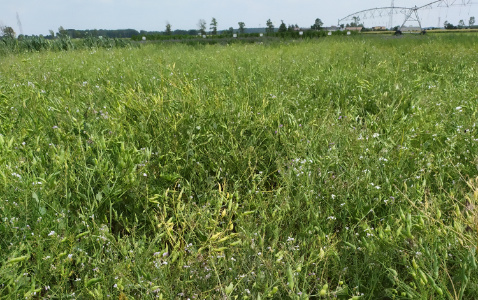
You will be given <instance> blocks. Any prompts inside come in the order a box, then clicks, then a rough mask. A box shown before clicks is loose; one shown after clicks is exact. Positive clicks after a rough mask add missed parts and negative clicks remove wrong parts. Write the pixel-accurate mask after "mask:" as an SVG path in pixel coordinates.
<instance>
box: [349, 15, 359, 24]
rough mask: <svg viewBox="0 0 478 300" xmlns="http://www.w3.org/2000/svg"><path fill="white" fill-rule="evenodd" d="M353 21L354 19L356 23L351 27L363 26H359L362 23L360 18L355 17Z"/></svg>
mask: <svg viewBox="0 0 478 300" xmlns="http://www.w3.org/2000/svg"><path fill="white" fill-rule="evenodd" d="M352 19H354V21H353V22H352V23H350V27H359V26H360V25H361V24H359V22H360V18H359V17H357V16H354V17H352Z"/></svg>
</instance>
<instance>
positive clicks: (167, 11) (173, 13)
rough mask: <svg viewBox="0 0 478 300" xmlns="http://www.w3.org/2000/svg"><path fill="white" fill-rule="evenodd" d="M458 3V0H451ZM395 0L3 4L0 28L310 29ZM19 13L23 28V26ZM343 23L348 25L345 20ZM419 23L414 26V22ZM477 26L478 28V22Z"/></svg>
mask: <svg viewBox="0 0 478 300" xmlns="http://www.w3.org/2000/svg"><path fill="white" fill-rule="evenodd" d="M432 1H433V0H395V6H402V7H414V6H415V5H416V6H421V5H424V4H427V3H429V2H432ZM447 1H453V0H447ZM462 1H472V3H473V4H472V5H468V6H454V7H449V8H446V7H441V8H438V7H436V5H435V8H433V9H424V10H420V11H419V15H420V19H421V20H422V26H423V27H431V26H438V25H439V24H440V25H441V26H443V23H444V22H445V21H448V22H450V23H452V24H454V25H457V24H458V22H459V20H461V19H463V20H464V22H465V24H468V20H469V19H470V17H471V16H475V18H476V19H478V0H456V2H457V3H461V2H462ZM391 2H392V0H329V1H324V0H300V1H298V0H172V1H171V0H42V1H39V0H2V1H1V3H0V26H11V27H12V28H13V29H14V30H15V32H16V33H17V34H20V33H23V34H26V35H39V34H43V35H48V34H49V30H50V29H51V30H54V31H55V32H57V31H58V28H59V27H60V26H63V27H64V28H65V29H128V28H131V29H136V30H147V31H164V30H165V26H166V24H167V22H169V23H170V24H171V26H172V30H175V29H197V28H198V25H197V24H198V21H199V20H200V19H204V20H205V21H206V22H207V24H208V26H207V27H209V23H210V22H211V19H212V18H213V17H214V18H216V20H217V23H218V29H219V30H222V29H228V28H229V27H233V28H238V25H237V23H238V22H244V23H245V24H246V28H252V27H265V24H266V21H267V19H271V21H272V22H273V24H274V26H275V27H279V25H280V23H281V20H283V21H284V23H286V24H287V25H289V24H297V25H299V26H300V27H304V28H305V27H307V28H309V27H310V26H311V25H312V24H314V21H315V19H316V18H320V19H321V20H322V21H323V23H324V26H332V25H337V21H338V20H339V19H341V18H343V17H345V16H347V15H349V14H352V13H354V12H357V11H360V10H365V9H370V8H376V7H389V6H390V5H391ZM17 14H18V17H19V19H20V21H21V25H22V26H21V27H22V29H20V26H19V25H18V22H17ZM389 20H390V19H389V17H388V16H386V17H383V18H367V19H363V18H362V19H361V21H363V22H364V25H365V26H366V27H372V26H388V25H389ZM403 20H404V15H403V14H398V15H394V17H393V23H394V25H401V23H402V22H403ZM343 23H347V21H344V22H343ZM409 25H413V24H409ZM475 25H478V20H477V23H476V24H475Z"/></svg>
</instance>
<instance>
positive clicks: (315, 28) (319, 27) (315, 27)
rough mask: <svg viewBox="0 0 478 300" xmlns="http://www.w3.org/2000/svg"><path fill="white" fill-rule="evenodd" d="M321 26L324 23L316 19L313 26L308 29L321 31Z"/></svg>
mask: <svg viewBox="0 0 478 300" xmlns="http://www.w3.org/2000/svg"><path fill="white" fill-rule="evenodd" d="M322 25H324V22H322V20H321V19H319V18H317V19H315V23H314V25H312V26H310V28H311V29H314V30H320V29H322Z"/></svg>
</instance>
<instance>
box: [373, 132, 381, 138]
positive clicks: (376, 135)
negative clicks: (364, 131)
mask: <svg viewBox="0 0 478 300" xmlns="http://www.w3.org/2000/svg"><path fill="white" fill-rule="evenodd" d="M379 136H380V134H378V133H376V132H375V133H374V134H373V135H372V137H374V138H378V137H379Z"/></svg>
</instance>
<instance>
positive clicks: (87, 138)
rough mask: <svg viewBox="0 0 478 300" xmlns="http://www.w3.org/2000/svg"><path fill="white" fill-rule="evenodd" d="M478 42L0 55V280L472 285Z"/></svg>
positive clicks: (147, 295)
mask: <svg viewBox="0 0 478 300" xmlns="http://www.w3.org/2000/svg"><path fill="white" fill-rule="evenodd" d="M477 49H478V35H477V34H474V33H464V34H460V35H453V34H440V35H431V36H418V35H405V36H403V37H399V38H397V37H392V36H375V35H369V36H363V35H357V36H351V37H341V36H337V37H328V38H321V39H316V40H304V41H282V42H271V43H264V44H232V45H185V44H147V45H142V46H140V47H135V48H130V47H126V48H121V49H119V48H114V49H92V50H75V51H44V52H37V53H21V54H15V55H5V56H2V57H0V248H1V251H0V298H2V299H20V298H24V299H25V298H26V299H49V298H54V299H60V298H61V299H108V298H111V299H153V298H160V299H208V298H212V299H268V298H274V299H308V298H312V299H318V298H322V299H328V298H338V299H476V298H478V269H477V266H476V265H477V263H476V255H477V254H476V245H477V241H478V239H477V234H478V231H477V229H478V208H476V205H478V155H477V154H478V132H477V126H476V122H477V113H478V56H477V55H478V54H477Z"/></svg>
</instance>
